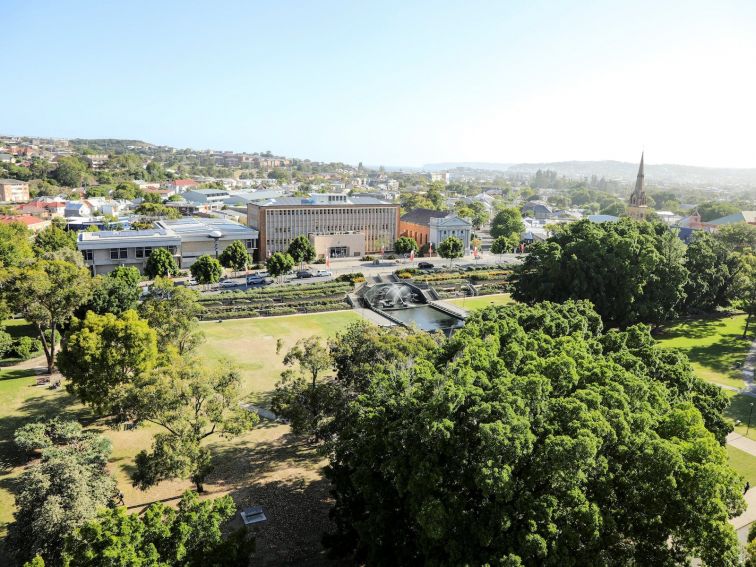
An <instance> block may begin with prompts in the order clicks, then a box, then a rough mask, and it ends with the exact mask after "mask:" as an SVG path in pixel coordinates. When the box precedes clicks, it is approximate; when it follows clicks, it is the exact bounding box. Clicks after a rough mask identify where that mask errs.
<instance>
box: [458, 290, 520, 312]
mask: <svg viewBox="0 0 756 567" xmlns="http://www.w3.org/2000/svg"><path fill="white" fill-rule="evenodd" d="M444 301H448V302H449V303H453V304H455V305H457V306H459V307H461V308H462V309H468V310H472V309H483V308H484V307H488V306H489V305H509V304H511V303H514V302H515V301H514V299H512V297H511V296H510V295H509V294H508V293H497V294H494V295H478V296H476V297H460V298H458V299H445V300H444Z"/></svg>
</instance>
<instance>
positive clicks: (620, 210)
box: [600, 201, 627, 217]
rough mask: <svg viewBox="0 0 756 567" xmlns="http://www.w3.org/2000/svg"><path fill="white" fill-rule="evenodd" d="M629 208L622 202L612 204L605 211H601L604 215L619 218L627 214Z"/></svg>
mask: <svg viewBox="0 0 756 567" xmlns="http://www.w3.org/2000/svg"><path fill="white" fill-rule="evenodd" d="M626 209H627V207H625V203H623V202H621V201H615V202H614V203H610V204H609V205H607V206H606V207H604V208H603V209H601V211H600V212H601V214H602V215H612V216H615V217H619V216H622V215H624V214H625V210H626Z"/></svg>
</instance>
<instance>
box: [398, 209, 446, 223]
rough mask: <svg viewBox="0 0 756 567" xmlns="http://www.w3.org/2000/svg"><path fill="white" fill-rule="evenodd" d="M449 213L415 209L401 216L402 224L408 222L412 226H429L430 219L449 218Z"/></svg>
mask: <svg viewBox="0 0 756 567" xmlns="http://www.w3.org/2000/svg"><path fill="white" fill-rule="evenodd" d="M450 214H451V213H450V212H449V211H436V210H435V209H415V210H414V211H410V212H408V213H405V214H403V215H402V216H401V219H400V220H401V221H402V222H410V223H412V224H423V225H430V220H431V219H442V218H444V217H446V216H449V215H450Z"/></svg>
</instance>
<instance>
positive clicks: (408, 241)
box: [394, 236, 418, 254]
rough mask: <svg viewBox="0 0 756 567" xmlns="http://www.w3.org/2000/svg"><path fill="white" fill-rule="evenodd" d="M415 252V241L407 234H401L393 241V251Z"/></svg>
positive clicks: (401, 252) (399, 252) (400, 252)
mask: <svg viewBox="0 0 756 567" xmlns="http://www.w3.org/2000/svg"><path fill="white" fill-rule="evenodd" d="M413 250H414V251H415V252H417V250H418V248H417V241H416V240H415V239H414V238H410V237H409V236H402V237H400V238H399V240H397V241H396V242H394V252H396V253H397V254H409V253H410V252H412V251H413Z"/></svg>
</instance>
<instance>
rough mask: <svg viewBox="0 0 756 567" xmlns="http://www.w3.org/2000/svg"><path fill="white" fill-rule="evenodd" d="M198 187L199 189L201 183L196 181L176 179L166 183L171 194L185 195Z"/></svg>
mask: <svg viewBox="0 0 756 567" xmlns="http://www.w3.org/2000/svg"><path fill="white" fill-rule="evenodd" d="M197 187H199V183H197V182H196V181H195V180H194V179H174V180H173V181H168V182H166V183H165V188H166V189H169V190H170V191H171V193H183V192H184V191H190V190H192V189H196V188H197Z"/></svg>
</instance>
